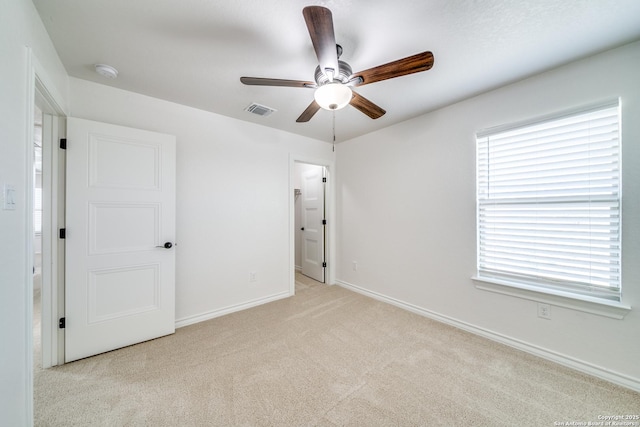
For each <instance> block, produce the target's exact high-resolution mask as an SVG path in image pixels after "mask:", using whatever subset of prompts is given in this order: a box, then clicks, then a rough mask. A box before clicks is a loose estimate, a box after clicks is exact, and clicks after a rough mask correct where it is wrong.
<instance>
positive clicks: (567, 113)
mask: <svg viewBox="0 0 640 427" xmlns="http://www.w3.org/2000/svg"><path fill="white" fill-rule="evenodd" d="M620 101H621V100H620V98H619V97H618V98H614V99H611V98H609V99H607V100H603V101H601V102H596V103H593V104H587V105H581V106H579V107H575V108H570V109H568V110H562V111H558V112H555V113H551V114H545V115H543V116H538V117H534V118H532V119H526V120H521V121H519V122H515V123H508V124H503V125H498V126H493V127H490V128H486V129H481V130H479V131H478V132H476V138H483V137H486V136H487V135H490V134H494V133H499V132H506V131H510V130H514V129H518V128H521V127H526V126H532V125H537V124H543V123H546V122H550V121H553V120H560V119H564V118H567V117H571V116H576V115H578V114H583V113H590V112H592V111H596V110H600V109H604V108H609V107H614V106H619V105H620Z"/></svg>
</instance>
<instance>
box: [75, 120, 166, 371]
mask: <svg viewBox="0 0 640 427" xmlns="http://www.w3.org/2000/svg"><path fill="white" fill-rule="evenodd" d="M66 218H67V219H66V236H65V238H66V263H65V268H66V282H65V286H66V287H65V319H66V322H65V323H66V325H65V326H66V327H65V361H66V362H70V361H73V360H77V359H81V358H84V357H88V356H92V355H95V354H98V353H103V352H106V351H110V350H113V349H116V348H120V347H124V346H128V345H131V344H136V343H139V342H142V341H146V340H149V339H152V338H157V337H160V336H163V335H167V334H171V333H173V332H174V331H175V245H174V241H173V239H174V238H175V137H174V136H171V135H164V134H159V133H155V132H149V131H143V130H139V129H132V128H126V127H122V126H114V125H110V124H105V123H99V122H93V121H89V120H82V119H77V118H69V119H68V121H67V211H66Z"/></svg>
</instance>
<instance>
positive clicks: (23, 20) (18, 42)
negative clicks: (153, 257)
mask: <svg viewBox="0 0 640 427" xmlns="http://www.w3.org/2000/svg"><path fill="white" fill-rule="evenodd" d="M27 46H29V47H30V48H31V50H32V54H33V57H34V58H35V59H36V60H37V62H38V63H39V65H40V66H41V67H42V69H41V71H43V72H46V75H47V80H48V81H49V83H50V84H51V85H52V86H53V89H55V90H56V91H57V92H58V93H62V94H64V93H66V90H67V76H66V72H65V70H64V67H63V66H62V64H61V62H60V60H59V58H58V56H57V54H56V51H55V49H54V48H53V45H52V44H51V41H50V40H49V37H48V35H47V33H46V31H45V29H44V26H43V25H42V22H41V21H40V18H39V16H38V14H37V12H36V10H35V7H34V6H33V3H32V2H31V1H29V0H0V58H2V59H1V60H0V94H2V95H0V188H2V186H3V185H4V184H5V183H7V184H12V185H14V187H15V189H16V201H17V206H16V210H12V211H7V210H2V209H1V208H0V324H2V325H4V326H3V327H2V328H0V343H1V344H0V419H1V420H2V422H1V423H2V424H3V425H8V426H9V425H10V426H23V425H27V424H28V422H29V419H30V415H29V413H30V405H31V403H30V401H31V394H30V391H29V388H30V386H29V385H28V384H30V382H31V377H30V367H29V366H28V364H29V361H30V359H29V356H28V353H29V351H28V350H29V348H28V342H27V341H26V337H27V333H28V329H29V327H30V322H28V320H27V314H26V307H27V303H28V301H27V300H28V297H29V292H30V291H28V290H27V286H30V284H31V274H30V273H29V266H28V263H29V262H30V261H29V259H30V256H29V255H28V254H27V249H28V248H27V246H28V243H27V242H28V241H30V240H31V236H28V235H27V221H28V220H29V219H30V215H28V214H27V210H26V207H27V204H26V201H27V192H28V182H29V178H28V176H29V174H31V173H32V171H31V169H30V167H28V158H27V153H29V152H31V151H32V149H31V145H32V141H29V142H31V144H29V149H27V146H28V145H27V136H28V132H29V131H28V126H27V122H28V120H30V119H29V117H31V118H32V117H33V110H30V108H29V99H28V88H29V87H30V86H31V83H30V82H29V78H28V75H29V70H28V62H29V53H28V50H27ZM61 101H62V103H64V99H61ZM1 199H2V197H0V203H1V202H2V200H1Z"/></svg>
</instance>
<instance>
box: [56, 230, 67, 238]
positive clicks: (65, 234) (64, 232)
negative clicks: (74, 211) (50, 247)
mask: <svg viewBox="0 0 640 427" xmlns="http://www.w3.org/2000/svg"><path fill="white" fill-rule="evenodd" d="M58 236H59V237H60V238H61V239H66V238H67V229H66V228H61V229H60V231H59V232H58Z"/></svg>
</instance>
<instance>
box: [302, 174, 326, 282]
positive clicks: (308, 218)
mask: <svg viewBox="0 0 640 427" xmlns="http://www.w3.org/2000/svg"><path fill="white" fill-rule="evenodd" d="M323 171H324V168H323V167H322V166H313V167H309V168H308V169H305V171H304V172H303V173H302V227H303V231H302V274H304V275H305V276H309V277H311V278H313V279H315V280H317V281H319V282H324V270H325V269H324V267H323V266H322V264H323V262H324V225H323V224H322V222H323V220H324V183H323V182H322V177H323Z"/></svg>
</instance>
